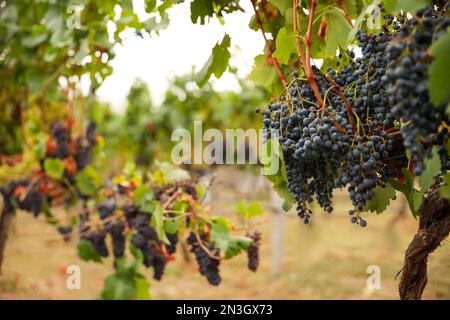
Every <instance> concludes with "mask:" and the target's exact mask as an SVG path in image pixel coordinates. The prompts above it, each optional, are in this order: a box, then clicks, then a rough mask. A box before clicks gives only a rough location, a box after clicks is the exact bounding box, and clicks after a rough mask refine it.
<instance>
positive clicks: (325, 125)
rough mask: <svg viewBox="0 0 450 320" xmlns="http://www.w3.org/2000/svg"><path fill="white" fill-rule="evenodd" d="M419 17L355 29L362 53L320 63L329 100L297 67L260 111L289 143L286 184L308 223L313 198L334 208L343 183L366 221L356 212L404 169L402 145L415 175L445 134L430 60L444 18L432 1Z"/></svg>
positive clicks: (269, 129) (355, 217)
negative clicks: (433, 98) (432, 91)
mask: <svg viewBox="0 0 450 320" xmlns="http://www.w3.org/2000/svg"><path fill="white" fill-rule="evenodd" d="M441 14H442V13H441ZM417 17H418V18H417V19H419V20H417V19H416V18H411V19H406V18H401V19H397V20H394V19H393V18H392V17H389V16H387V17H386V21H387V23H386V25H384V26H383V28H382V30H381V31H380V32H379V33H377V34H375V33H372V34H368V33H367V32H365V31H359V32H358V33H357V34H356V38H357V40H358V45H359V47H360V48H361V53H362V55H361V56H360V57H355V54H354V52H352V51H348V52H346V53H341V54H340V58H341V62H340V63H338V68H337V70H333V69H332V68H328V69H327V72H328V75H324V74H322V73H321V72H320V71H319V70H318V69H316V68H314V70H313V71H314V80H315V83H316V85H317V87H318V91H319V92H320V96H321V99H322V100H323V102H321V101H318V100H317V99H316V95H315V94H314V91H313V90H312V87H311V85H310V83H309V82H307V81H305V80H304V79H299V78H298V73H294V79H293V81H292V82H291V84H290V85H289V86H288V89H287V90H286V93H285V94H284V95H283V96H282V97H281V98H280V99H277V100H276V101H274V102H273V103H272V104H271V105H270V106H269V107H268V108H267V109H266V110H265V111H264V120H263V125H264V130H265V133H266V138H267V139H270V138H276V139H278V141H279V142H280V144H281V146H282V148H283V157H284V162H285V167H286V174H287V180H288V181H287V184H288V189H289V191H290V192H291V194H292V195H293V197H294V199H295V201H296V202H297V212H298V215H299V217H300V218H302V219H303V220H304V222H305V223H309V222H310V221H311V213H312V211H311V209H310V208H309V206H308V204H309V203H311V202H312V201H313V200H314V199H315V200H316V201H317V203H318V204H319V205H320V206H321V207H322V208H323V209H324V210H325V211H326V212H331V211H332V210H333V207H332V203H331V199H332V192H333V189H334V188H347V190H348V194H349V197H350V199H351V201H352V203H353V206H354V209H352V210H350V211H349V213H350V215H352V217H351V221H352V222H353V223H358V224H359V225H361V226H363V227H364V226H366V224H367V223H366V221H365V220H363V219H362V218H361V216H360V213H361V212H362V211H363V210H364V208H365V207H366V205H367V202H368V201H369V200H370V199H372V197H373V196H374V194H375V188H376V187H377V186H379V187H381V188H383V187H385V184H386V183H387V182H388V180H390V179H393V178H400V177H401V176H402V171H401V170H402V168H405V167H407V166H408V158H407V156H406V150H410V151H411V157H412V161H413V164H414V173H415V174H416V175H418V174H421V173H422V172H423V170H424V165H423V159H424V156H426V155H429V154H430V149H431V146H432V145H433V144H439V145H442V144H444V145H445V143H443V141H444V142H445V141H447V140H448V134H447V131H445V134H443V131H444V130H442V129H441V127H442V126H440V124H441V123H445V124H446V125H447V126H448V124H449V121H448V117H447V116H446V115H445V107H446V104H443V105H442V106H441V107H440V108H437V109H434V108H433V106H432V104H431V102H430V101H429V97H428V93H427V92H428V78H427V67H428V64H429V61H430V60H431V59H430V57H428V56H427V55H426V54H425V50H426V48H428V46H429V45H430V43H431V42H432V41H434V40H436V39H437V38H438V37H439V36H440V35H442V33H443V32H444V31H442V30H446V29H447V27H448V25H449V23H448V18H443V17H442V16H439V15H437V14H435V13H433V10H432V9H426V10H422V11H421V12H419V13H418V14H417ZM420 28H422V29H420ZM419 29H420V31H417V30H419ZM425 29H431V31H426V30H425ZM430 110H432V111H433V112H430ZM439 135H440V138H439V139H440V142H439V143H436V139H437V137H439ZM439 153H440V155H441V159H442V163H443V169H445V168H447V167H446V166H447V165H450V162H449V161H448V156H447V155H446V149H445V148H440V149H439Z"/></svg>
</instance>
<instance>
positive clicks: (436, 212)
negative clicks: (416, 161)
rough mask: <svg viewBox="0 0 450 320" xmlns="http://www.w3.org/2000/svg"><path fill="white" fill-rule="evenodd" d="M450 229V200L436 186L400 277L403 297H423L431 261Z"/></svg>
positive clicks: (425, 203)
mask: <svg viewBox="0 0 450 320" xmlns="http://www.w3.org/2000/svg"><path fill="white" fill-rule="evenodd" d="M449 232H450V202H449V201H448V200H447V199H444V198H442V197H440V195H439V189H434V190H433V191H431V192H430V193H429V194H428V196H427V197H426V199H425V201H424V204H423V207H422V210H421V213H420V218H419V230H418V231H417V233H416V235H415V236H414V238H413V240H412V241H411V243H410V244H409V246H408V249H407V250H406V253H405V262H404V266H403V270H402V277H401V280H400V286H399V292H400V298H401V299H402V300H418V299H421V297H422V293H423V290H424V289H425V286H426V284H427V281H428V277H427V261H428V255H429V254H430V253H432V252H433V251H434V250H435V249H436V248H437V247H438V246H439V245H440V244H441V242H442V240H444V239H445V238H446V237H447V236H448V234H449Z"/></svg>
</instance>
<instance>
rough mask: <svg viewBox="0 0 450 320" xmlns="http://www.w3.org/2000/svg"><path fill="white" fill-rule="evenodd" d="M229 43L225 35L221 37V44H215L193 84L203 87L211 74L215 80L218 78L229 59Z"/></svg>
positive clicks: (227, 36)
mask: <svg viewBox="0 0 450 320" xmlns="http://www.w3.org/2000/svg"><path fill="white" fill-rule="evenodd" d="M230 42H231V38H230V36H229V35H227V34H226V35H225V36H224V37H223V39H222V42H220V43H216V45H215V46H214V48H213V49H212V53H211V55H210V57H209V59H208V61H206V63H205V64H204V65H203V67H202V69H201V70H200V71H199V72H198V73H197V74H196V75H195V82H197V84H198V86H199V87H203V86H204V85H205V84H206V83H207V82H208V80H209V78H210V77H211V75H212V74H214V75H215V76H216V77H217V78H220V77H221V76H222V74H223V73H224V72H225V70H227V68H228V61H229V60H230V57H231V54H230V52H229V51H228V48H229V47H230Z"/></svg>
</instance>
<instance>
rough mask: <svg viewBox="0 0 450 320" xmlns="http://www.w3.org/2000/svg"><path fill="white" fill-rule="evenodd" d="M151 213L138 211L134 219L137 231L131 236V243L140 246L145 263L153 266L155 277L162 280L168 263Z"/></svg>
mask: <svg viewBox="0 0 450 320" xmlns="http://www.w3.org/2000/svg"><path fill="white" fill-rule="evenodd" d="M150 218H151V215H150V214H148V213H145V212H137V214H136V215H135V217H134V219H133V225H132V226H133V227H134V228H135V230H136V231H137V233H136V234H134V235H133V237H132V238H131V243H132V244H133V245H134V246H135V247H137V248H139V249H140V250H141V251H142V253H143V255H144V265H145V266H146V267H147V268H150V267H153V271H154V272H153V278H154V279H155V280H158V281H159V280H161V278H162V275H163V273H164V269H165V266H166V264H167V258H166V256H165V254H164V252H163V244H162V242H161V241H160V240H159V238H158V233H157V232H156V230H155V229H154V228H153V227H152V226H151V225H150Z"/></svg>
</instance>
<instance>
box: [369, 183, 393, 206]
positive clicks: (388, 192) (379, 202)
mask: <svg viewBox="0 0 450 320" xmlns="http://www.w3.org/2000/svg"><path fill="white" fill-rule="evenodd" d="M374 192H375V194H374V196H373V197H372V199H370V200H369V201H368V202H367V204H366V206H365V208H364V211H371V212H376V213H383V212H384V211H385V210H386V208H387V207H388V206H389V204H390V202H391V200H392V199H394V198H395V189H394V188H393V187H392V185H391V184H389V183H387V184H386V187H384V188H382V187H380V186H377V187H376V188H375V190H374Z"/></svg>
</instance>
